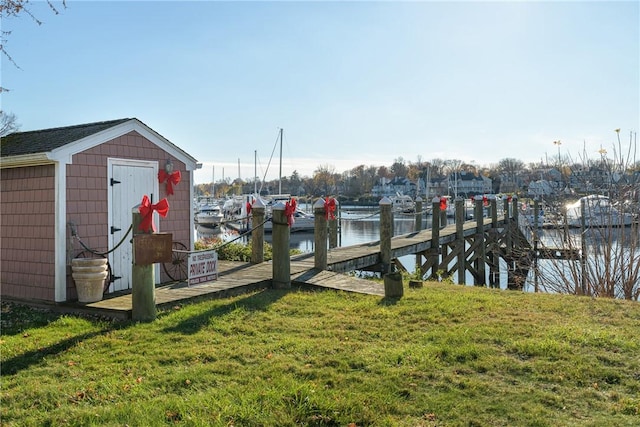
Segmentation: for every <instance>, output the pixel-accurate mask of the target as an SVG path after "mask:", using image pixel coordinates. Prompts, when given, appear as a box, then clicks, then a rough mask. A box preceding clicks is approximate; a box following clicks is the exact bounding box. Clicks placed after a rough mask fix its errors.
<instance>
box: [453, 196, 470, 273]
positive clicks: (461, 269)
mask: <svg viewBox="0 0 640 427" xmlns="http://www.w3.org/2000/svg"><path fill="white" fill-rule="evenodd" d="M455 203H456V248H457V250H458V256H457V257H456V260H457V261H456V269H457V270H458V284H460V285H464V284H466V282H467V277H466V276H467V275H466V272H467V269H466V266H465V263H466V257H465V246H466V245H465V240H464V220H465V216H466V212H465V208H464V200H463V199H462V198H460V197H458V198H456V201H455Z"/></svg>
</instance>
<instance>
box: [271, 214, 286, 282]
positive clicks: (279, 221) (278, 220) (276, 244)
mask: <svg viewBox="0 0 640 427" xmlns="http://www.w3.org/2000/svg"><path fill="white" fill-rule="evenodd" d="M271 212H272V214H273V219H272V221H273V228H272V235H271V238H272V241H273V260H272V263H273V267H272V271H273V278H272V283H273V287H274V288H276V289H288V288H290V287H291V258H290V257H289V238H290V232H291V230H290V228H289V223H288V222H287V216H286V215H285V205H284V204H283V203H282V202H279V203H276V204H275V205H273V207H272V208H271Z"/></svg>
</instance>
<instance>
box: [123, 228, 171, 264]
mask: <svg viewBox="0 0 640 427" xmlns="http://www.w3.org/2000/svg"><path fill="white" fill-rule="evenodd" d="M172 243H173V234H171V233H153V234H146V233H140V234H136V235H135V236H133V250H134V252H133V259H134V260H135V264H136V265H148V264H155V263H157V262H171V257H172Z"/></svg>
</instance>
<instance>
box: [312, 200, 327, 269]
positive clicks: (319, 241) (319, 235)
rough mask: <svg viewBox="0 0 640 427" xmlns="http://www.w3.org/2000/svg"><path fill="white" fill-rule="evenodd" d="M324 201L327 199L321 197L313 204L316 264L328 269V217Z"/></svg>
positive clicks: (317, 266)
mask: <svg viewBox="0 0 640 427" xmlns="http://www.w3.org/2000/svg"><path fill="white" fill-rule="evenodd" d="M324 203H325V200H324V199H323V198H320V199H318V200H316V202H315V203H314V204H313V216H314V229H313V238H314V246H315V250H314V252H313V254H314V255H313V256H314V266H315V267H316V268H319V269H322V270H326V269H327V217H326V212H325V207H324Z"/></svg>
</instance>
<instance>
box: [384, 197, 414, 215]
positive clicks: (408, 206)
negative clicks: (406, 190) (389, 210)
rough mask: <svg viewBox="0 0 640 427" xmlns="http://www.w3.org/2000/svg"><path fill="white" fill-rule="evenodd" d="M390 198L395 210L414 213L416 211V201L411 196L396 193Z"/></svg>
mask: <svg viewBox="0 0 640 427" xmlns="http://www.w3.org/2000/svg"><path fill="white" fill-rule="evenodd" d="M390 199H391V204H392V206H393V211H394V212H402V213H413V212H415V211H416V203H415V202H414V201H413V199H412V198H411V196H407V195H406V194H400V193H396V195H395V196H391V197H390Z"/></svg>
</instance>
